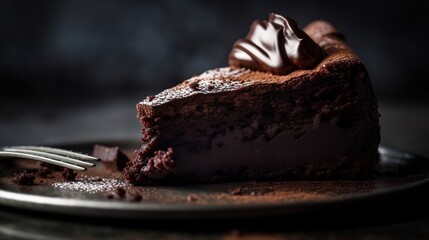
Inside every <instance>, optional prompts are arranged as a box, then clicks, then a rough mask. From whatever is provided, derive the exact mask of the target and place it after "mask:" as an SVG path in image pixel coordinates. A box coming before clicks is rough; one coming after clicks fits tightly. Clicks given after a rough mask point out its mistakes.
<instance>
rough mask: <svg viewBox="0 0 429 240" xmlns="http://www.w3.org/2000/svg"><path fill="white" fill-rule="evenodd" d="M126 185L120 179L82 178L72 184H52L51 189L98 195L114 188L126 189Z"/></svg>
mask: <svg viewBox="0 0 429 240" xmlns="http://www.w3.org/2000/svg"><path fill="white" fill-rule="evenodd" d="M126 185H127V183H126V181H125V180H122V179H111V178H101V177H88V176H83V177H81V178H78V179H76V181H72V182H56V183H53V184H52V187H54V188H59V189H64V190H74V191H81V192H86V193H100V192H108V191H114V189H115V188H117V187H126Z"/></svg>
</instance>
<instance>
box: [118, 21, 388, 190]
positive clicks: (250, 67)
mask: <svg viewBox="0 0 429 240" xmlns="http://www.w3.org/2000/svg"><path fill="white" fill-rule="evenodd" d="M137 116H138V118H139V120H140V121H141V124H142V135H143V136H142V138H141V141H142V146H141V148H140V149H139V150H137V151H136V153H137V154H136V159H134V160H133V161H131V162H129V163H128V165H127V167H126V168H125V169H124V172H123V173H124V175H125V178H126V179H127V180H128V181H129V182H130V183H133V184H151V183H182V182H219V181H246V180H295V179H300V180H325V179H362V178H369V177H371V176H372V174H373V170H374V166H375V164H376V163H377V161H378V150H377V149H378V144H379V141H380V128H379V122H378V118H379V114H378V111H377V102H376V98H375V96H374V93H373V90H372V86H371V82H370V79H369V76H368V73H367V70H366V68H365V66H364V64H363V63H362V61H361V60H360V59H359V58H358V56H357V55H356V54H355V53H353V51H352V50H351V49H350V47H349V46H348V45H347V44H346V42H345V39H344V36H343V35H342V34H341V33H339V32H338V31H337V30H336V29H335V28H334V27H333V26H332V25H331V24H330V23H328V22H326V21H314V22H312V23H310V24H309V25H307V26H306V27H305V28H304V29H303V30H301V29H299V28H298V25H297V24H296V22H295V21H293V20H292V19H290V18H288V17H282V16H280V15H277V14H270V15H269V19H268V20H264V21H259V20H257V21H255V22H254V23H253V25H252V26H251V28H250V31H249V33H248V35H247V36H246V37H245V38H243V39H239V40H238V41H237V42H236V43H235V44H234V45H233V48H232V51H231V53H230V55H229V66H228V67H222V68H218V69H213V70H209V71H207V72H205V73H203V74H201V75H199V76H195V77H192V78H191V79H188V80H186V81H184V82H183V83H181V84H178V85H177V86H175V87H172V88H170V89H167V90H164V91H162V92H161V93H159V94H157V95H155V96H149V97H147V98H146V99H144V100H143V101H142V102H140V103H138V104H137Z"/></svg>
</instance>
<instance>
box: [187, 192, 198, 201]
mask: <svg viewBox="0 0 429 240" xmlns="http://www.w3.org/2000/svg"><path fill="white" fill-rule="evenodd" d="M197 200H198V196H197V195H195V194H190V195H188V196H187V197H186V201H187V202H196V201H197Z"/></svg>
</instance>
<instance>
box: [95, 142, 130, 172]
mask: <svg viewBox="0 0 429 240" xmlns="http://www.w3.org/2000/svg"><path fill="white" fill-rule="evenodd" d="M92 155H93V156H94V157H98V158H100V159H101V161H103V162H104V163H105V165H106V166H107V167H108V168H112V167H113V169H112V170H115V171H122V170H123V169H124V168H125V166H126V165H127V162H128V161H129V158H128V156H127V155H126V154H125V153H124V152H123V151H122V150H121V149H119V147H118V146H114V147H109V146H105V145H101V144H95V145H94V149H93V152H92Z"/></svg>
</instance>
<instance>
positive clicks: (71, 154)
mask: <svg viewBox="0 0 429 240" xmlns="http://www.w3.org/2000/svg"><path fill="white" fill-rule="evenodd" d="M10 148H15V149H26V150H35V151H42V152H47V153H54V154H59V155H65V156H69V157H76V158H79V159H80V160H86V161H99V160H100V159H99V158H97V157H93V156H89V155H86V154H83V153H77V152H72V151H68V150H64V149H59V148H53V147H39V146H13V147H10Z"/></svg>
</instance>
